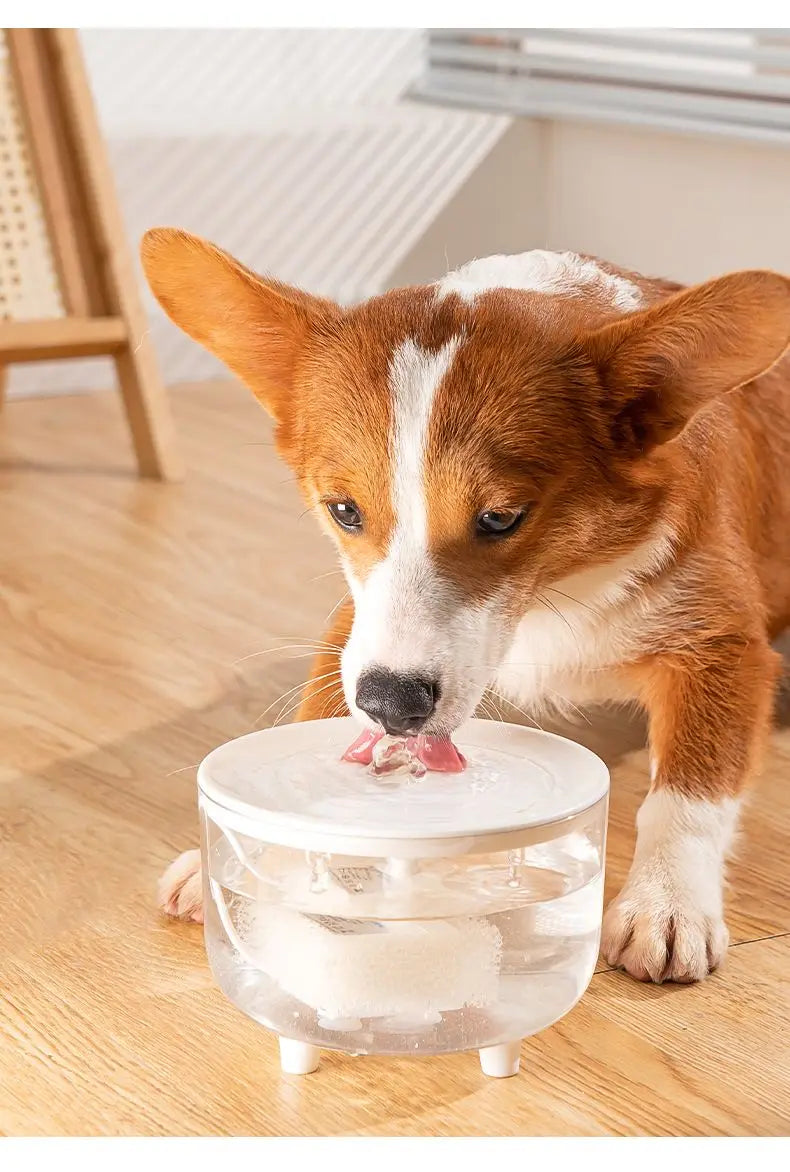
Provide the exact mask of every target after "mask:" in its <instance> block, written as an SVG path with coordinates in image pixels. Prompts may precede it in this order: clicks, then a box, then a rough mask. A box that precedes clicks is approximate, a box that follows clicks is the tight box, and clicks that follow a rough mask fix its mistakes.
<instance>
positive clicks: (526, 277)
mask: <svg viewBox="0 0 790 1172" xmlns="http://www.w3.org/2000/svg"><path fill="white" fill-rule="evenodd" d="M490 289H524V290H526V291H528V292H534V293H548V294H563V293H564V294H566V295H576V296H579V295H582V294H583V295H585V296H589V297H597V298H598V299H599V300H603V301H606V302H607V303H608V304H611V305H614V306H615V308H617V309H620V310H623V311H624V312H627V313H628V312H632V311H633V310H635V309H639V307H640V305H641V304H642V294H641V292H640V290H639V288H638V287H637V286H636V285H635V284H634V283H633V282H632V281H629V280H627V279H626V278H625V277H619V276H617V275H615V274H614V273H607V272H606V271H605V270H604V269H602V268H601V267H600V266H599V265H597V264H596V263H595V261H592V260H585V259H584V258H582V257H580V256H579V255H578V254H577V253H575V252H547V251H545V250H544V249H540V248H535V249H533V250H532V251H531V252H521V253H517V254H516V255H513V256H487V257H483V258H482V259H480V260H473V261H470V262H469V263H468V264H465V265H463V266H462V267H461V268H460V269H456V271H455V272H453V273H448V274H447V276H446V277H443V278H442V279H441V280H440V281H439V282H438V283H437V292H438V296H439V297H440V298H443V297H446V296H447V295H448V294H449V293H456V294H457V295H458V296H459V297H461V298H462V299H463V300H464V301H474V299H475V298H476V297H477V296H478V294H480V293H484V292H486V290H490Z"/></svg>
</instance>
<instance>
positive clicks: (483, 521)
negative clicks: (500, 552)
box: [475, 509, 526, 537]
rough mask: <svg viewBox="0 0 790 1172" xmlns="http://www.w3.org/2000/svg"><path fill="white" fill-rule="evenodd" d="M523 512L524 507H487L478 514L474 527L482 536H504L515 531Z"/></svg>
mask: <svg viewBox="0 0 790 1172" xmlns="http://www.w3.org/2000/svg"><path fill="white" fill-rule="evenodd" d="M525 512H526V510H525V509H489V510H488V511H487V512H485V513H480V514H479V516H478V517H477V520H476V522H475V527H476V529H477V532H478V533H479V534H480V535H481V536H482V537H506V536H507V535H508V534H510V533H515V531H516V530H517V529H518V527H519V525H520V524H521V522H522V521H523V520H524V515H525Z"/></svg>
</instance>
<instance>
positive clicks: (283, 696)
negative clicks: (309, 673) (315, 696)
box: [253, 671, 340, 727]
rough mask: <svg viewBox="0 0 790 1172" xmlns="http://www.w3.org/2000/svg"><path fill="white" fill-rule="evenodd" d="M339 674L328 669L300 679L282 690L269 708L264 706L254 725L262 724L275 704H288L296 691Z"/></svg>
mask: <svg viewBox="0 0 790 1172" xmlns="http://www.w3.org/2000/svg"><path fill="white" fill-rule="evenodd" d="M339 675H340V672H339V671H327V672H324V674H323V675H320V676H316V677H315V678H314V679H312V680H300V681H299V683H298V684H294V685H293V686H292V687H290V688H286V690H285V691H284V692H281V693H280V695H279V696H277V697H275V699H274V700H272V702H271V704H269V706H268V707H267V708H264V710H263V712H262V713H261V714H260V716H259V717H258V719H257V720H256V721H255V724H254V725H253V727H257V725H258V724H260V722H261V721H262V720H263V718H264V716H266V714H267V713H268V712H271V710H272V708H274V707H275V705H277V704H281V703H283V701H285V704H288V702H289V700H290V699H291V697H292V696H293V694H294V692H301V691H302V690H303V689H305V688H306V687H308V685H309V684H311V683H318V681H319V680H325V679H328V678H329V677H330V676H339Z"/></svg>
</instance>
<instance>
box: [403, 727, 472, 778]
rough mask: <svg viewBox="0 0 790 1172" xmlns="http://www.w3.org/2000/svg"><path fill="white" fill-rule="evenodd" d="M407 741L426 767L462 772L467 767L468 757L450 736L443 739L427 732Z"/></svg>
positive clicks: (437, 771) (441, 771) (437, 770)
mask: <svg viewBox="0 0 790 1172" xmlns="http://www.w3.org/2000/svg"><path fill="white" fill-rule="evenodd" d="M406 743H407V745H408V747H409V748H410V749H411V751H412V753H414V754H415V756H417V757H419V758H420V760H421V761H422V763H423V765H424V766H425V768H426V769H432V770H433V771H434V773H461V772H462V771H463V770H464V769H466V759H465V758H464V757H463V756H462V755H461V754H460V753H459V752H458V750H457V749H456V747H455V745H454V744H453V742H452V741H451V740H450V738H449V737H445V738H444V739H442V738H440V737H432V736H429V735H427V734H426V735H425V736H418V737H409V739H408V741H407V742H406Z"/></svg>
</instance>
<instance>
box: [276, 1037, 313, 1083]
mask: <svg viewBox="0 0 790 1172" xmlns="http://www.w3.org/2000/svg"><path fill="white" fill-rule="evenodd" d="M320 1059H321V1051H320V1050H319V1048H318V1046H311V1045H310V1043H309V1042H297V1041H295V1039H294V1038H280V1069H281V1070H282V1072H283V1074H312V1073H313V1071H314V1070H317V1069H318V1063H319V1061H320Z"/></svg>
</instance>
